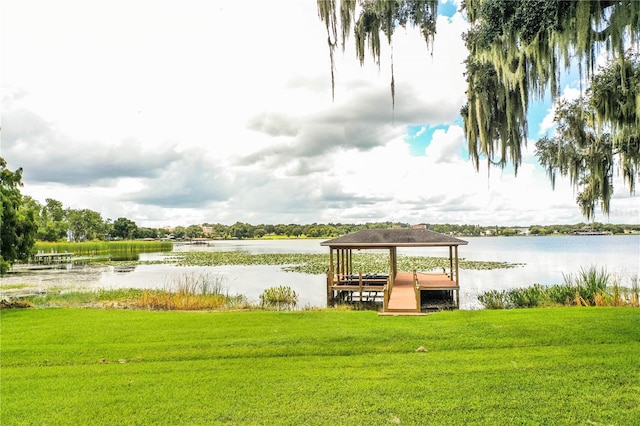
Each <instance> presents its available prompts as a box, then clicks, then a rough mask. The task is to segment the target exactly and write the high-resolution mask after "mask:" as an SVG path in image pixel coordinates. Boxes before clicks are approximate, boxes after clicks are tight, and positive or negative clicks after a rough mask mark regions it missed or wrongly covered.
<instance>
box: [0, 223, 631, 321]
mask: <svg viewBox="0 0 640 426" xmlns="http://www.w3.org/2000/svg"><path fill="white" fill-rule="evenodd" d="M462 239H463V240H465V241H468V242H469V244H468V245H466V246H460V248H459V256H460V257H461V258H465V259H468V260H484V261H501V262H512V263H523V264H524V266H520V267H517V268H513V269H496V270H490V271H472V270H465V269H461V270H460V287H461V289H460V307H461V309H477V308H480V305H479V304H478V301H477V296H478V294H479V293H481V292H483V291H486V290H492V289H498V290H499V289H508V288H514V287H527V286H530V285H532V284H534V283H539V284H543V285H552V284H562V283H563V282H564V279H563V274H575V273H577V272H578V271H579V270H580V269H581V268H588V267H591V266H596V267H598V268H600V267H604V268H606V269H607V271H609V272H610V273H613V274H616V276H618V277H619V278H620V281H621V283H622V284H623V285H627V286H628V285H629V282H630V279H631V277H632V276H638V275H640V235H603V236H548V237H532V236H529V237H467V238H462ZM322 241H324V240H311V239H301V240H233V241H212V242H210V244H209V245H204V246H203V245H178V244H176V245H174V252H181V251H187V250H198V251H236V250H241V251H247V252H249V253H328V248H326V247H321V246H320V242H322ZM398 253H399V254H400V255H408V256H436V257H447V256H448V248H446V247H445V248H439V247H434V248H428V247H416V248H404V249H398ZM160 258H162V254H160V253H146V254H145V253H142V254H140V260H141V261H145V260H146V261H150V260H157V259H160ZM184 274H195V275H199V274H208V275H209V276H210V277H212V278H213V279H215V280H220V281H221V282H222V284H223V286H224V287H225V288H226V289H227V290H228V292H229V293H230V294H244V295H245V296H247V297H248V298H249V300H251V301H253V302H257V301H258V296H259V295H260V294H261V293H262V292H263V291H264V290H265V289H266V288H269V287H274V286H279V285H285V286H289V287H291V288H292V289H293V290H295V291H296V292H297V293H298V294H299V296H300V297H299V303H300V306H301V307H305V306H310V307H323V306H326V281H325V276H324V275H309V274H300V273H293V272H284V271H282V270H281V269H280V267H279V266H219V267H177V266H173V265H166V264H155V265H154V264H150V265H138V266H136V267H135V269H133V270H131V271H129V272H118V271H117V269H115V268H114V267H106V266H102V267H96V266H81V265H74V266H73V267H68V268H67V269H51V270H41V271H31V272H28V273H20V274H10V275H7V276H6V277H3V278H0V280H1V281H2V283H3V284H7V285H8V284H18V283H25V284H30V285H32V286H34V287H38V288H41V289H48V288H52V287H58V288H59V287H63V288H130V287H135V288H168V289H169V288H171V286H172V285H173V283H174V282H175V281H176V279H177V278H178V277H179V276H182V275H184Z"/></svg>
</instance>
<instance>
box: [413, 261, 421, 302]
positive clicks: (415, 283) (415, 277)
mask: <svg viewBox="0 0 640 426" xmlns="http://www.w3.org/2000/svg"><path fill="white" fill-rule="evenodd" d="M413 289H414V291H415V292H416V309H417V310H418V311H419V310H420V286H419V285H418V272H417V271H416V270H415V269H414V270H413Z"/></svg>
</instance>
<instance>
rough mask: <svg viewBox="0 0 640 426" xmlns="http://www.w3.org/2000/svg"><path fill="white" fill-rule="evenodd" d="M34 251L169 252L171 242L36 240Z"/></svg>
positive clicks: (74, 252) (81, 253)
mask: <svg viewBox="0 0 640 426" xmlns="http://www.w3.org/2000/svg"><path fill="white" fill-rule="evenodd" d="M33 249H34V251H36V252H45V253H49V252H57V253H65V252H66V253H73V254H74V255H76V256H77V255H95V254H105V253H149V252H170V251H171V250H173V243H172V242H170V241H137V240H122V241H83V242H78V243H75V242H48V241H37V242H36V244H35V246H34V247H33Z"/></svg>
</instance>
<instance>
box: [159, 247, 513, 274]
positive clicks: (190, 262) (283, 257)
mask: <svg viewBox="0 0 640 426" xmlns="http://www.w3.org/2000/svg"><path fill="white" fill-rule="evenodd" d="M165 262H167V263H175V264H177V265H179V266H222V265H281V266H282V269H283V270H285V271H288V272H300V273H305V274H324V273H325V272H326V271H327V268H328V267H329V254H328V253H322V254H320V253H257V254H252V253H248V252H242V251H227V252H185V253H180V254H176V255H175V256H172V257H170V258H167V259H166V260H165ZM519 266H521V264H518V263H509V262H485V261H469V260H465V259H461V260H460V268H461V269H475V270H488V269H502V268H516V267H519ZM448 267H449V259H448V258H445V257H424V256H398V269H399V270H402V271H412V270H414V269H415V270H418V271H427V270H432V269H440V268H448ZM353 269H354V270H355V271H359V270H362V271H367V272H368V273H385V272H387V271H388V270H389V256H388V255H387V254H383V253H358V254H356V255H354V257H353Z"/></svg>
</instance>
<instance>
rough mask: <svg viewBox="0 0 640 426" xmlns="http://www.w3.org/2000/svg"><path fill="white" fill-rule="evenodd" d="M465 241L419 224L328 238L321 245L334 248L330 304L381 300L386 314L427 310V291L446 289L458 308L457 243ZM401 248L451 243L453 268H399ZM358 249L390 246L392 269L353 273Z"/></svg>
mask: <svg viewBox="0 0 640 426" xmlns="http://www.w3.org/2000/svg"><path fill="white" fill-rule="evenodd" d="M466 244H467V241H463V240H460V239H457V238H454V237H451V236H449V235H444V234H440V233H438V232H434V231H430V230H428V229H416V228H409V229H366V230H362V231H358V232H355V233H353V234H348V235H344V236H342V237H338V238H334V239H332V240H328V241H324V242H322V243H320V245H321V246H325V247H329V268H328V270H327V305H330V304H332V303H334V302H335V301H336V300H350V301H360V302H364V301H382V303H383V309H382V310H383V312H386V313H417V312H420V311H421V308H422V298H423V294H425V295H426V294H428V292H438V293H443V292H444V293H445V294H447V295H449V296H450V299H451V302H452V303H453V304H455V307H459V306H460V279H459V273H458V271H459V267H458V246H460V245H466ZM398 247H448V248H449V265H448V266H449V269H448V271H447V270H446V268H443V271H442V272H431V271H429V272H418V271H415V270H414V271H398V253H397V251H398ZM354 250H388V251H389V273H388V274H369V273H363V272H362V271H358V272H357V273H354V270H353V251H354ZM454 294H455V297H454ZM380 299H381V300H380Z"/></svg>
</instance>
